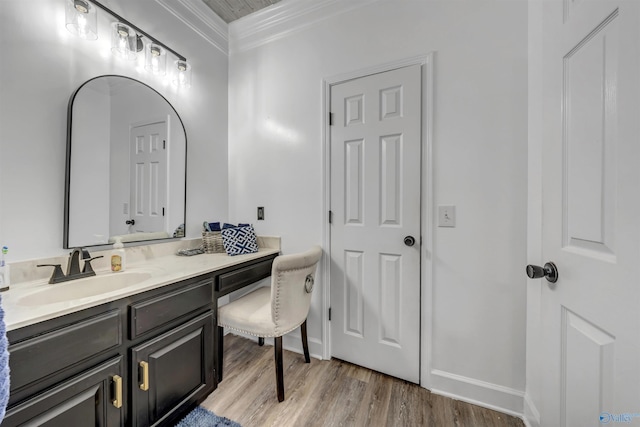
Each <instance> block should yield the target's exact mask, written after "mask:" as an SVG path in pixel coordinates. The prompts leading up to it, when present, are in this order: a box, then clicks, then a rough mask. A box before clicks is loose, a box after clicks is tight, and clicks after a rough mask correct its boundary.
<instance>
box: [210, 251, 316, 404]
mask: <svg viewBox="0 0 640 427" xmlns="http://www.w3.org/2000/svg"><path fill="white" fill-rule="evenodd" d="M321 256H322V249H321V248H320V247H319V246H315V247H313V248H311V249H310V250H308V251H307V252H303V253H300V254H292V255H280V256H278V257H276V258H275V259H274V261H273V266H272V267H271V287H263V288H259V289H256V290H255V291H253V292H251V293H249V294H247V295H244V296H242V297H240V298H238V299H237V300H235V301H233V302H231V303H229V304H227V305H225V306H222V307H220V309H219V310H218V340H219V345H218V380H220V381H221V380H222V365H223V363H222V362H223V339H224V328H228V329H230V330H233V331H237V332H242V333H245V334H249V335H253V336H257V337H258V338H259V342H260V344H261V345H262V344H263V343H264V338H274V352H275V365H276V384H277V392H278V401H279V402H282V401H283V400H284V378H283V361H282V336H283V335H285V334H286V333H288V332H291V331H293V330H294V329H296V328H297V327H298V326H300V332H301V335H302V348H303V350H304V358H305V362H307V363H309V362H310V361H311V359H310V358H309V346H308V344H307V315H308V314H309V305H310V304H311V291H312V290H313V283H314V280H315V275H316V267H317V265H318V262H319V261H320V257H321Z"/></svg>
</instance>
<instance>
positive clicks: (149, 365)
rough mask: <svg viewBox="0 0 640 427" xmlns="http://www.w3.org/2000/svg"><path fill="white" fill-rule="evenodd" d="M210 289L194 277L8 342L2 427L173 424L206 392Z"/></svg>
mask: <svg viewBox="0 0 640 427" xmlns="http://www.w3.org/2000/svg"><path fill="white" fill-rule="evenodd" d="M213 282H214V276H212V275H208V276H201V277H198V278H195V279H190V280H186V281H183V282H179V283H175V284H173V285H169V286H164V287H162V288H159V289H155V290H153V291H149V292H145V293H142V294H138V295H135V296H133V297H130V298H126V299H122V300H118V301H114V302H111V303H108V304H104V305H101V306H98V307H94V308H91V309H88V310H83V311H80V312H77V313H73V314H70V315H67V316H63V317H60V318H56V319H53V320H50V321H46V322H42V323H38V324H35V325H32V326H29V327H26V328H22V329H19V330H17V331H15V332H14V331H11V332H9V342H10V347H9V352H10V362H9V365H10V368H11V398H10V402H9V409H8V411H7V414H6V417H5V419H4V421H3V422H2V427H5V426H7V427H9V426H22V425H46V426H60V427H70V426H73V427H76V426H122V425H130V426H152V425H161V424H169V423H170V422H173V421H175V420H177V419H178V418H179V417H180V416H182V415H184V412H185V411H186V410H188V409H190V408H191V407H192V406H194V405H195V404H197V403H199V402H200V401H201V400H203V399H204V398H205V397H206V396H207V395H208V394H209V393H211V392H212V391H213V390H214V388H215V382H214V379H213V378H214V365H213V362H214V361H213V325H214V312H213V310H212V302H213ZM53 286H55V285H53Z"/></svg>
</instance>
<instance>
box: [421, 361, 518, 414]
mask: <svg viewBox="0 0 640 427" xmlns="http://www.w3.org/2000/svg"><path fill="white" fill-rule="evenodd" d="M431 386H432V387H431V392H432V393H435V394H439V395H442V396H446V397H450V398H452V399H456V400H461V401H463V402H467V403H471V404H473V405H478V406H482V407H484V408H488V409H493V410H495V411H500V412H502V413H505V414H508V415H513V416H514V417H518V418H522V419H523V418H524V417H523V410H524V392H523V391H520V390H516V389H512V388H509V387H504V386H501V385H497V384H492V383H488V382H486V381H481V380H477V379H474V378H469V377H464V376H462V375H457V374H452V373H450V372H445V371H440V370H437V369H434V370H432V371H431Z"/></svg>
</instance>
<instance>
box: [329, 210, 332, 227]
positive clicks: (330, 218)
mask: <svg viewBox="0 0 640 427" xmlns="http://www.w3.org/2000/svg"><path fill="white" fill-rule="evenodd" d="M332 223H333V212H332V211H329V224H332Z"/></svg>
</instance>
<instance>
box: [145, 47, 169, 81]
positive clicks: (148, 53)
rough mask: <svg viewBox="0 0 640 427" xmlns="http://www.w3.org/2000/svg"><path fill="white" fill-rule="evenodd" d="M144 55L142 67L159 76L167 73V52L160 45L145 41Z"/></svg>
mask: <svg viewBox="0 0 640 427" xmlns="http://www.w3.org/2000/svg"><path fill="white" fill-rule="evenodd" d="M144 56H145V62H144V68H145V69H146V70H147V71H149V72H151V73H153V74H156V75H160V76H164V75H165V74H167V53H166V51H165V50H164V49H163V48H162V47H161V46H158V45H157V44H155V43H152V42H149V43H147V47H146V48H145V54H144Z"/></svg>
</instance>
